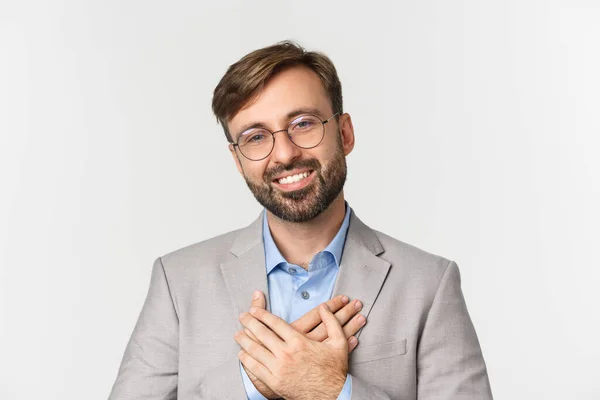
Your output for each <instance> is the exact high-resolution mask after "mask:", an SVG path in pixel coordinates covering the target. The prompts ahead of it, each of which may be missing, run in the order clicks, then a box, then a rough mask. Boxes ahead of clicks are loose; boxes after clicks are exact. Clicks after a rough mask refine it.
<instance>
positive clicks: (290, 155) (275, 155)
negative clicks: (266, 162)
mask: <svg viewBox="0 0 600 400" xmlns="http://www.w3.org/2000/svg"><path fill="white" fill-rule="evenodd" d="M273 138H274V139H275V145H274V147H273V152H272V153H271V161H273V162H276V163H278V164H283V165H289V164H291V163H292V162H293V161H294V160H296V159H297V158H299V157H300V156H301V155H302V151H301V149H300V148H299V147H298V146H296V145H295V144H294V143H292V140H291V139H290V137H289V136H288V133H287V131H285V130H281V131H277V132H273Z"/></svg>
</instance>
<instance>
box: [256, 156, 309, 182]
mask: <svg viewBox="0 0 600 400" xmlns="http://www.w3.org/2000/svg"><path fill="white" fill-rule="evenodd" d="M297 168H308V169H312V170H314V171H317V170H320V169H321V163H320V162H319V161H317V160H316V159H314V158H312V159H310V160H299V161H296V162H294V163H292V164H288V165H278V166H276V167H273V168H271V169H269V170H267V171H266V172H265V174H264V178H265V181H267V182H271V181H273V180H274V179H275V177H276V176H277V175H279V174H281V173H283V172H288V171H292V170H294V169H297Z"/></svg>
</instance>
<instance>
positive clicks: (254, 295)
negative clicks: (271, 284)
mask: <svg viewBox="0 0 600 400" xmlns="http://www.w3.org/2000/svg"><path fill="white" fill-rule="evenodd" d="M258 296H260V292H259V291H258V290H257V291H256V292H254V294H253V295H252V300H256V299H258Z"/></svg>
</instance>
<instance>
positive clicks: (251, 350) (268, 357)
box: [233, 331, 276, 369]
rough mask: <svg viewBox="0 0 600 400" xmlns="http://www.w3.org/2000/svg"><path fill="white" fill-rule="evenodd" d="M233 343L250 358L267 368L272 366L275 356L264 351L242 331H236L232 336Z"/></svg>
mask: <svg viewBox="0 0 600 400" xmlns="http://www.w3.org/2000/svg"><path fill="white" fill-rule="evenodd" d="M233 337H234V338H235V341H236V342H237V343H238V344H239V345H240V346H241V348H242V349H244V350H245V351H246V353H248V354H250V356H252V358H254V359H255V360H256V361H258V362H260V363H261V364H263V365H264V366H266V367H267V368H269V369H271V367H273V366H274V364H273V363H274V362H275V361H276V360H275V356H274V355H273V353H271V352H270V351H269V350H267V349H265V348H264V347H263V346H261V345H260V344H258V343H256V342H255V341H254V340H252V339H250V337H248V335H246V334H245V333H244V332H243V331H237V332H236V333H235V335H234V336H233Z"/></svg>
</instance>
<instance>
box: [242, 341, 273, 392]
mask: <svg viewBox="0 0 600 400" xmlns="http://www.w3.org/2000/svg"><path fill="white" fill-rule="evenodd" d="M238 358H239V360H240V361H241V362H242V364H244V367H245V368H246V370H248V371H250V372H251V373H252V374H253V375H254V376H256V377H257V378H258V379H260V380H261V381H263V382H264V383H265V384H266V385H267V386H268V387H270V388H271V389H272V388H273V387H274V386H275V385H276V382H275V377H274V376H273V374H272V373H271V371H269V369H268V368H267V367H265V366H264V365H263V364H261V363H260V362H259V361H256V360H255V359H254V358H252V356H251V355H250V354H248V353H247V352H246V351H245V350H243V349H242V350H240V352H239V353H238ZM277 394H279V393H277Z"/></svg>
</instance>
